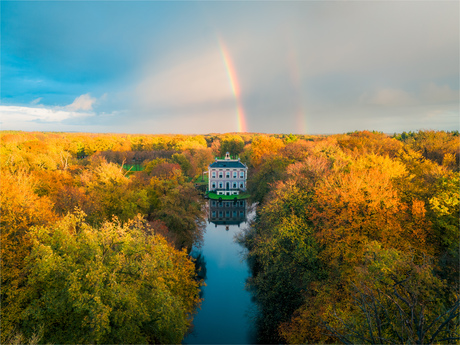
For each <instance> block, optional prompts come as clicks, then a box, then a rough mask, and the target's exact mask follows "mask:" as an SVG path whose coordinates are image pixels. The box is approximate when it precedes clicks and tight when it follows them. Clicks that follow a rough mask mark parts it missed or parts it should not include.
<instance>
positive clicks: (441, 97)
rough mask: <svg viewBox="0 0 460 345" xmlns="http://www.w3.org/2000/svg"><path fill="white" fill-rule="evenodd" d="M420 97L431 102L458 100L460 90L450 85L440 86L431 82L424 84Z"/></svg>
mask: <svg viewBox="0 0 460 345" xmlns="http://www.w3.org/2000/svg"><path fill="white" fill-rule="evenodd" d="M420 97H421V99H422V100H424V101H425V102H429V103H446V102H448V103H449V102H458V101H459V90H452V89H451V88H450V87H449V85H443V86H439V85H437V84H435V83H429V84H425V85H423V86H422V88H421V92H420Z"/></svg>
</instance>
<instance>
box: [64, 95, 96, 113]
mask: <svg viewBox="0 0 460 345" xmlns="http://www.w3.org/2000/svg"><path fill="white" fill-rule="evenodd" d="M96 101H97V99H96V98H93V97H91V96H90V95H89V93H87V94H85V95H81V96H78V97H77V98H75V100H74V101H73V103H72V104H69V105H68V106H66V107H65V108H66V109H67V110H70V111H78V110H85V111H88V110H92V109H93V104H94V103H95V102H96Z"/></svg>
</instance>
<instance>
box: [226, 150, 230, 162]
mask: <svg viewBox="0 0 460 345" xmlns="http://www.w3.org/2000/svg"><path fill="white" fill-rule="evenodd" d="M225 160H226V161H228V160H230V152H227V153H226V154H225Z"/></svg>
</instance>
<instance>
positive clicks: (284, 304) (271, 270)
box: [0, 131, 460, 344]
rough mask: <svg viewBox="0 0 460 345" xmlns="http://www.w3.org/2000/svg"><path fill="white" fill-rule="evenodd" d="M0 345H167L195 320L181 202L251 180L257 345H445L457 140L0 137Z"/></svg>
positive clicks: (454, 243)
mask: <svg viewBox="0 0 460 345" xmlns="http://www.w3.org/2000/svg"><path fill="white" fill-rule="evenodd" d="M0 138H1V142H0V173H1V179H0V183H1V190H0V206H1V219H0V226H1V239H0V240H1V259H2V260H1V319H2V322H1V337H2V338H1V341H2V343H13V342H16V343H24V342H33V343H37V342H38V343H127V342H129V343H179V342H181V341H182V338H183V337H184V335H185V334H186V332H187V331H188V329H189V327H190V325H191V323H192V321H193V315H194V313H195V312H196V310H197V307H198V306H199V305H200V302H201V301H200V298H199V287H200V285H201V284H202V281H200V279H199V278H198V277H197V274H196V271H195V265H194V262H193V259H192V258H191V257H190V256H189V255H188V253H189V252H190V250H191V248H192V246H199V244H200V242H201V241H202V235H203V228H204V224H205V223H204V222H205V214H204V212H203V198H202V197H201V196H200V194H199V191H198V190H197V188H195V181H197V180H198V178H202V176H203V174H204V172H205V171H206V170H207V167H208V165H209V164H210V163H211V162H213V160H214V159H215V157H221V156H223V155H225V153H226V152H229V153H230V154H231V155H232V156H239V157H240V159H241V161H242V162H244V163H245V164H246V165H247V166H248V168H249V178H248V189H249V192H250V194H251V199H252V201H253V202H255V203H257V204H258V207H257V216H256V218H255V220H254V222H253V223H252V224H251V226H250V227H249V228H248V229H247V230H246V231H245V232H244V233H243V234H242V236H241V237H240V238H239V240H240V241H241V242H242V243H244V245H245V246H246V247H247V248H248V250H249V251H248V257H247V259H248V261H249V263H250V265H251V271H252V274H251V278H250V280H249V281H248V283H247V286H248V289H249V290H250V291H252V293H253V295H254V297H255V299H256V302H257V306H258V308H259V311H260V313H259V317H258V319H257V327H258V333H259V334H260V336H261V339H260V341H262V342H264V343H294V344H295V343H337V342H343V343H374V344H377V343H378V344H382V343H387V344H390V343H391V344H393V343H423V344H425V343H426V344H431V343H451V342H453V341H458V340H457V339H458V337H459V335H458V332H459V327H458V325H459V317H458V312H459V299H458V291H459V290H458V287H459V286H458V277H459V269H458V268H459V216H458V215H459V183H460V177H459V160H460V146H459V135H458V132H443V131H419V132H409V133H405V132H404V133H401V134H395V135H386V134H383V133H379V132H368V131H363V132H353V133H347V134H340V135H329V136H309V135H293V134H289V135H288V134H259V133H228V134H209V135H127V134H88V133H54V132H50V133H41V132H19V131H3V132H0Z"/></svg>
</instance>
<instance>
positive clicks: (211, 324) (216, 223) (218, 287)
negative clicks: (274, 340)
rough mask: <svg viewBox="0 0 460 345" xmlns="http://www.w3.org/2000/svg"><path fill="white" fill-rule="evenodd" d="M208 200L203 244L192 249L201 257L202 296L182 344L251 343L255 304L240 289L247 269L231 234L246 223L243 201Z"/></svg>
mask: <svg viewBox="0 0 460 345" xmlns="http://www.w3.org/2000/svg"><path fill="white" fill-rule="evenodd" d="M209 203H210V204H209V205H208V207H209V209H208V213H209V218H208V225H207V227H206V231H205V234H204V241H203V245H202V247H201V248H200V249H199V250H198V249H196V248H195V249H194V251H193V253H192V255H194V256H195V257H197V256H198V255H199V253H200V254H201V255H202V256H201V259H202V260H204V264H205V269H203V271H202V273H203V274H205V275H206V276H205V282H206V286H203V287H202V298H203V299H204V300H203V302H202V305H201V310H199V311H198V314H196V315H195V318H194V320H193V324H194V327H193V330H192V333H191V334H189V335H188V336H186V337H185V339H184V341H183V344H253V343H255V334H254V327H253V325H252V316H253V313H254V311H255V306H254V304H253V302H251V295H250V293H249V292H248V291H246V290H245V289H244V286H245V283H246V279H247V278H248V276H249V274H250V272H249V268H248V265H247V263H246V261H243V254H244V253H245V249H244V247H242V246H241V245H239V244H238V243H236V242H235V241H234V237H235V234H237V233H238V232H240V231H241V229H242V228H244V227H246V226H247V223H246V216H247V208H246V203H245V202H244V203H241V204H240V202H238V203H233V202H231V203H230V202H227V203H226V202H223V203H220V204H219V203H218V202H214V203H213V204H214V205H212V204H211V203H212V201H209ZM248 216H249V217H251V216H252V213H249V215H248ZM239 222H241V223H240V224H239V226H238V225H237V224H238V223H239Z"/></svg>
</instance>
